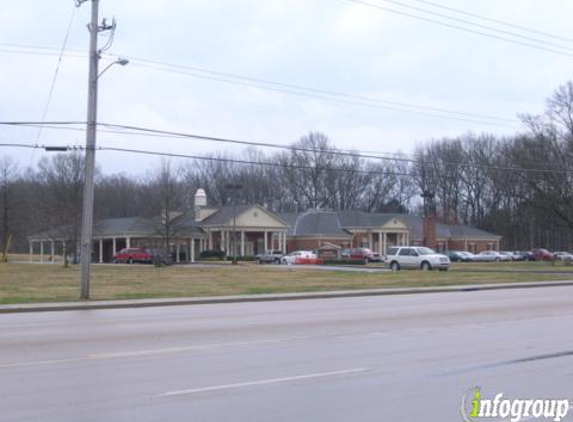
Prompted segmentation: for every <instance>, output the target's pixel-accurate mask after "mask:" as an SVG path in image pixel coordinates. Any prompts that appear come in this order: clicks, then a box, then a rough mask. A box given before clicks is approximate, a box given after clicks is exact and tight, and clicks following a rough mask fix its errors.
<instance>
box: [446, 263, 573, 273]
mask: <svg viewBox="0 0 573 422" xmlns="http://www.w3.org/2000/svg"><path fill="white" fill-rule="evenodd" d="M450 269H451V270H455V271H458V270H460V271H466V270H470V271H471V270H478V271H479V270H488V271H490V270H500V271H503V270H520V271H522V270H527V271H556V272H566V271H570V272H573V265H572V264H571V263H565V262H563V261H554V262H551V261H529V262H528V261H514V262H511V261H509V262H452V264H451V268H450Z"/></svg>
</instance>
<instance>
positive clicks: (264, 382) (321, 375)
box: [159, 368, 368, 397]
mask: <svg viewBox="0 0 573 422" xmlns="http://www.w3.org/2000/svg"><path fill="white" fill-rule="evenodd" d="M367 370H368V368H354V369H344V370H341V371H332V372H317V373H314V374H304V375H296V376H292V377H283V378H270V379H265V380H258V381H248V382H238V383H235V384H222V385H213V386H210V387H201V388H190V389H188V390H175V391H168V392H166V393H163V394H161V395H160V396H159V397H173V396H183V395H189V394H198V393H206V392H209V391H221V390H231V389H235V388H245V387H252V386H256V385H268V384H279V383H283V382H291V381H300V380H307V379H315V378H327V377H337V376H341V375H350V374H356V373H359V372H364V371H367Z"/></svg>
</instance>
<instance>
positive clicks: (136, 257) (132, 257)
mask: <svg viewBox="0 0 573 422" xmlns="http://www.w3.org/2000/svg"><path fill="white" fill-rule="evenodd" d="M152 261H153V255H152V254H151V253H149V251H147V250H145V249H141V248H123V249H122V250H121V251H119V252H118V253H116V254H115V255H114V256H113V262H115V263H116V264H117V263H119V262H127V263H128V264H133V263H134V262H145V263H148V262H152Z"/></svg>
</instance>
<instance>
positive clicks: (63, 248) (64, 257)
mask: <svg viewBox="0 0 573 422" xmlns="http://www.w3.org/2000/svg"><path fill="white" fill-rule="evenodd" d="M66 254H67V251H66V241H65V240H64V241H63V242H62V262H66Z"/></svg>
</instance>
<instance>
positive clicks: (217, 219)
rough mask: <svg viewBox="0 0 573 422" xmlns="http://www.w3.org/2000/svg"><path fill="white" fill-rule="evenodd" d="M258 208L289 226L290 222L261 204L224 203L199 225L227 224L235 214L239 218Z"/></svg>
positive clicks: (230, 222) (231, 221)
mask: <svg viewBox="0 0 573 422" xmlns="http://www.w3.org/2000/svg"><path fill="white" fill-rule="evenodd" d="M252 209H256V210H257V211H261V212H263V213H265V214H266V215H268V216H270V217H271V218H273V219H275V220H277V222H279V223H280V224H281V225H284V226H288V223H287V222H286V221H285V220H283V219H282V218H281V217H280V216H279V215H277V214H275V213H273V212H271V211H269V210H267V209H266V208H264V207H261V206H260V205H235V206H233V205H224V206H222V207H219V209H218V210H217V211H215V212H214V213H213V214H211V215H210V216H209V217H207V218H205V219H204V220H202V221H200V222H199V223H198V225H199V226H200V227H208V226H225V225H230V224H232V223H233V214H234V216H235V219H238V218H239V217H241V216H242V215H243V214H245V213H247V212H248V211H250V210H252Z"/></svg>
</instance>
